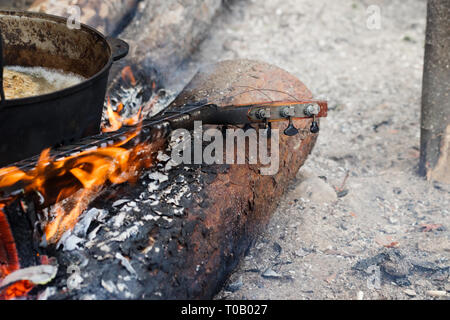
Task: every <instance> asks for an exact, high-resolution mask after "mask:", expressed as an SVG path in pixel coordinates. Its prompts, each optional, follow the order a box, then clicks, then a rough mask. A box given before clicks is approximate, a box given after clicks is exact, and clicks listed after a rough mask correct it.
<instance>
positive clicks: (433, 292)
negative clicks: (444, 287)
mask: <svg viewBox="0 0 450 320" xmlns="http://www.w3.org/2000/svg"><path fill="white" fill-rule="evenodd" d="M427 295H429V296H431V297H435V298H439V297H445V296H446V295H447V292H446V291H440V290H428V291H427Z"/></svg>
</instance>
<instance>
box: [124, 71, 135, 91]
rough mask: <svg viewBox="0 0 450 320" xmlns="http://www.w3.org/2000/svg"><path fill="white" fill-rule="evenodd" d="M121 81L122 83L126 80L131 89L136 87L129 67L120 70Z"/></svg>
mask: <svg viewBox="0 0 450 320" xmlns="http://www.w3.org/2000/svg"><path fill="white" fill-rule="evenodd" d="M122 79H123V81H126V80H127V79H128V80H130V83H131V85H132V86H133V87H134V86H136V78H135V77H134V74H133V71H132V70H131V67H130V66H126V67H124V68H123V69H122Z"/></svg>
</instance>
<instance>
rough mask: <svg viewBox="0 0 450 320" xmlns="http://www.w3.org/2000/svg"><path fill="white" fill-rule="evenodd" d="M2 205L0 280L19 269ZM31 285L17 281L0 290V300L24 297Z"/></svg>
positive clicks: (0, 218)
mask: <svg viewBox="0 0 450 320" xmlns="http://www.w3.org/2000/svg"><path fill="white" fill-rule="evenodd" d="M3 208H4V205H3V204H0V279H3V278H4V277H6V276H7V275H9V274H10V273H12V272H14V271H16V270H18V269H20V264H19V257H18V255H17V249H16V244H15V243H14V238H13V235H12V233H11V229H10V227H9V223H8V220H7V219H6V215H5V213H4V212H3ZM32 288H33V285H32V284H31V282H29V281H18V282H16V283H14V284H12V285H10V286H8V287H7V288H5V289H3V290H0V300H2V299H14V298H16V297H22V296H24V295H26V294H27V293H28V292H29V291H30V290H31V289H32Z"/></svg>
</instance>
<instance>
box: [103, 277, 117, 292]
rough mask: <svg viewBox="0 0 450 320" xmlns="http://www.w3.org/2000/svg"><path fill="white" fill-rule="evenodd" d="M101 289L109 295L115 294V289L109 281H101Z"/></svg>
mask: <svg viewBox="0 0 450 320" xmlns="http://www.w3.org/2000/svg"><path fill="white" fill-rule="evenodd" d="M102 287H103V288H105V290H106V291H108V292H109V293H111V294H115V293H117V287H116V285H115V284H114V282H112V281H111V280H108V281H105V280H103V279H102Z"/></svg>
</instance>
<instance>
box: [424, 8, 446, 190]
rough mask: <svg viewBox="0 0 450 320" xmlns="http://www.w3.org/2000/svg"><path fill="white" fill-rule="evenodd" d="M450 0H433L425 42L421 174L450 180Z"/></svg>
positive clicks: (434, 178) (439, 179) (428, 177)
mask: <svg viewBox="0 0 450 320" xmlns="http://www.w3.org/2000/svg"><path fill="white" fill-rule="evenodd" d="M449 93H450V1H449V0H429V1H428V17H427V31H426V42H425V64H424V75H423V93H422V120H421V141H420V174H421V175H424V176H427V179H428V180H430V181H439V182H443V183H450V96H449Z"/></svg>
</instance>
